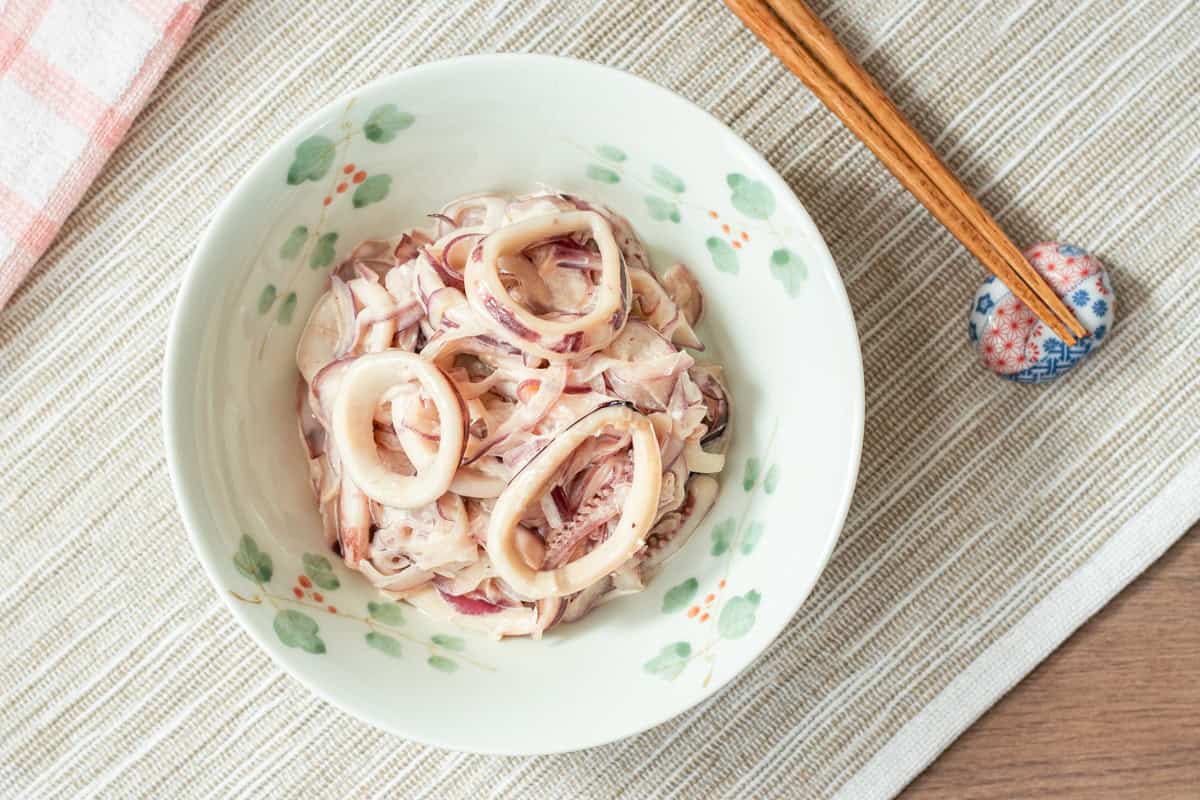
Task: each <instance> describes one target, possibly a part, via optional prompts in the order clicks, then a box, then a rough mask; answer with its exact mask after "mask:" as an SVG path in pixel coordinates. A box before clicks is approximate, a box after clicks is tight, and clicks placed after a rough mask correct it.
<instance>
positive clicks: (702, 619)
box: [700, 614, 708, 622]
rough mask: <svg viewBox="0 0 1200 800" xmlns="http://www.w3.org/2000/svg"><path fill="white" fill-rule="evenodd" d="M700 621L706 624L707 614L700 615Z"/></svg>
mask: <svg viewBox="0 0 1200 800" xmlns="http://www.w3.org/2000/svg"><path fill="white" fill-rule="evenodd" d="M700 621H701V622H708V614H701V615H700Z"/></svg>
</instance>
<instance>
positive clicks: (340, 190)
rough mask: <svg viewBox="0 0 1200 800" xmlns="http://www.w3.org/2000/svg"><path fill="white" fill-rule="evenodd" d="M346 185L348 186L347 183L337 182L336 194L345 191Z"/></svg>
mask: <svg viewBox="0 0 1200 800" xmlns="http://www.w3.org/2000/svg"><path fill="white" fill-rule="evenodd" d="M348 186H349V184H345V183H339V184H338V185H337V190H338V194H341V193H342V192H344V191H346V189H347V187H348Z"/></svg>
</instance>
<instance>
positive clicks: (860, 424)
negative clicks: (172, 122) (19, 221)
mask: <svg viewBox="0 0 1200 800" xmlns="http://www.w3.org/2000/svg"><path fill="white" fill-rule="evenodd" d="M514 62H523V63H527V64H533V65H536V66H540V67H542V68H546V69H551V70H552V69H555V68H557V67H559V66H561V65H562V64H563V63H568V64H571V65H572V68H575V67H583V68H585V69H589V70H593V71H594V72H596V73H597V74H599V75H602V76H603V78H604V79H606V80H617V81H622V80H628V81H633V82H635V83H637V84H640V88H641V89H643V90H645V91H649V92H651V93H652V94H657V95H658V96H659V97H661V98H662V100H663V101H664V104H672V103H675V104H679V103H681V104H683V105H684V106H686V107H688V108H690V110H691V111H693V112H698V113H700V114H702V115H704V116H705V117H707V118H708V120H709V121H710V122H711V123H713V124H714V125H716V126H718V127H719V129H720V130H722V131H723V135H724V137H725V139H726V140H727V142H728V145H729V146H730V148H731V149H732V150H734V151H736V152H737V153H738V155H739V156H741V157H743V158H745V159H746V160H747V161H749V162H750V163H752V164H754V165H755V167H757V169H758V170H759V171H760V175H761V176H762V178H763V179H764V180H767V181H768V182H769V183H770V184H771V188H772V189H773V190H774V191H775V192H776V193H777V194H778V195H779V196H780V197H782V198H784V199H785V202H786V201H790V202H791V203H793V204H794V210H795V211H796V212H797V217H798V219H799V221H800V223H801V226H802V227H806V228H807V229H808V231H809V232H810V233H811V234H813V236H812V240H813V242H812V243H813V247H814V249H815V250H816V251H817V252H818V253H819V254H820V255H821V256H822V257H823V258H824V259H825V260H826V261H827V262H828V265H829V266H830V267H831V268H832V273H833V274H832V276H831V277H832V278H833V280H830V281H829V284H830V288H831V290H832V292H833V294H834V297H835V300H836V303H837V304H838V310H839V311H842V312H844V313H845V315H846V319H847V320H848V322H849V325H848V326H847V327H848V333H849V335H850V337H851V341H852V343H853V345H854V346H853V348H852V352H853V356H854V363H853V365H852V367H853V369H852V370H851V372H852V374H853V375H855V376H857V381H855V382H854V387H853V388H854V390H855V391H853V392H852V397H851V398H850V408H849V411H850V415H851V434H852V436H851V442H850V446H851V451H852V452H851V453H850V459H849V463H848V468H847V470H846V474H845V476H844V479H843V482H842V489H841V494H840V497H839V498H838V502H837V506H836V513H835V516H834V522H833V532H832V535H831V536H828V537H827V541H826V544H825V548H824V551H823V552H822V553H821V556H820V559H819V564H818V569H817V570H816V572H815V573H814V577H813V581H812V585H810V586H809V587H808V588H807V590H806V591H804V592H803V593H801V594H798V595H797V597H796V600H795V602H794V604H793V606H792V608H791V610H790V611H789V612H788V613H787V614H786V615H784V616H782V617H781V619H782V622H781V623H779V624H776V625H774V626H773V629H769V636H768V637H766V638H765V639H764V640H763V641H764V642H765V643H764V644H763V645H762V647H761V648H760V649H759V650H758V652H757V653H755V654H754V655H753V656H752V657H751V658H750V659H749V660H747V661H746V663H745V664H744V665H742V667H741V668H740V669H738V670H736V671H734V672H731V673H729V674H728V675H727V676H725V677H724V678H723V679H720V680H715V681H713V683H712V684H711V685H710V687H708V689H707V691H706V692H705V693H697V695H696V696H695V698H694V699H692V698H689V700H688V702H687V705H685V706H683V707H681V708H678V709H675V710H672V711H668V712H667V713H665V714H654V715H651V716H649V717H647V718H646V719H643V720H640V721H639V722H638V724H637V725H635V726H632V727H631V728H630V729H629V730H628V731H626V732H624V733H622V734H619V735H617V736H612V735H609V734H601V735H599V736H594V737H591V738H589V737H587V736H584V737H581V740H580V741H578V742H573V743H572V744H570V745H569V746H563V747H555V748H544V747H542V748H515V749H514V748H505V749H499V748H487V747H483V748H480V747H464V746H462V745H461V744H457V743H452V742H449V741H446V740H443V739H440V738H439V737H437V736H428V735H426V734H425V733H424V732H422V731H419V730H417V731H414V730H409V729H405V728H404V726H403V725H400V724H397V723H398V722H400V720H397V719H395V718H394V717H392V716H385V715H382V714H380V715H375V714H371V713H367V712H365V711H364V710H363V709H361V708H357V707H353V706H352V705H351V704H350V703H349V702H348V701H343V700H342V699H341V698H340V697H338V696H337V695H336V694H335V693H333V692H332V691H330V690H328V689H326V688H325V686H324V685H323V684H321V683H318V682H316V681H314V680H310V679H309V678H308V677H306V676H304V675H303V674H301V673H300V672H297V671H294V670H293V669H292V667H291V665H290V664H289V663H288V659H287V658H285V653H284V650H283V648H281V647H280V646H278V644H277V643H276V642H274V641H273V640H271V639H270V638H269V637H268V636H266V634H265V633H264V632H263V631H262V630H261V629H260V627H259V626H257V625H255V624H252V622H251V618H250V610H249V609H247V608H243V607H242V606H241V605H240V604H238V603H235V602H234V600H233V598H232V597H230V596H229V595H228V592H226V591H224V589H223V584H222V581H221V579H220V577H219V573H218V571H217V570H218V568H217V559H218V557H219V556H218V554H217V553H215V551H214V550H213V549H212V544H211V543H210V541H209V540H208V538H207V537H206V536H204V535H202V529H203V526H202V524H201V519H200V516H201V515H200V512H199V511H198V506H199V505H200V504H201V503H202V499H201V498H200V497H199V496H198V492H197V491H196V489H195V488H194V487H195V486H196V485H197V484H198V482H199V475H198V468H197V466H196V465H195V464H194V463H187V462H184V461H183V460H182V452H183V451H184V450H185V448H186V446H187V445H186V442H185V439H186V435H185V430H190V425H189V423H190V420H185V419H183V418H182V409H181V407H180V406H181V405H182V402H183V401H182V395H183V393H184V391H185V388H186V387H187V383H188V381H189V376H191V375H193V374H194V370H193V369H190V368H189V364H188V362H187V361H186V359H185V358H184V357H183V353H182V348H183V347H184V344H183V341H182V336H183V331H184V330H185V329H188V328H197V327H198V326H201V325H202V324H203V317H202V315H201V312H202V311H203V310H204V309H203V308H202V304H200V303H197V302H195V297H196V295H197V294H198V293H199V292H198V289H199V288H200V287H201V285H202V283H203V281H204V277H205V276H204V272H203V270H202V269H201V264H203V263H205V262H207V261H208V260H209V259H210V258H212V256H213V254H214V251H215V250H216V241H215V240H216V231H218V230H221V229H222V228H224V227H226V224H227V221H228V219H229V218H230V217H231V215H232V214H233V206H234V205H235V203H236V201H237V199H238V198H240V197H241V196H242V195H243V194H244V193H245V192H246V191H247V189H248V188H249V187H250V186H252V185H253V184H254V183H256V182H258V181H260V180H261V179H262V178H263V177H264V174H265V173H266V171H267V166H268V163H270V162H273V161H274V160H275V157H276V156H277V155H278V154H280V153H281V151H283V150H284V149H285V148H286V147H288V146H289V145H290V143H291V142H292V141H293V140H295V139H296V138H297V137H299V136H300V135H301V134H302V133H303V132H304V131H307V130H311V129H312V127H313V126H314V124H315V122H316V121H317V120H320V119H321V118H323V117H326V116H328V115H330V114H332V113H335V112H336V111H337V110H338V109H340V108H342V107H344V106H345V104H346V103H347V102H348V101H349V100H350V98H352V97H354V96H356V95H359V94H362V93H365V92H369V91H372V90H375V89H377V88H379V87H382V86H384V85H386V84H388V83H391V82H393V81H396V80H397V79H400V78H406V79H407V78H410V77H412V76H414V75H419V74H421V73H425V72H436V71H439V70H446V69H457V68H460V67H462V66H464V65H467V66H484V67H486V66H488V65H494V64H505V65H507V64H512V63H514ZM162 403H163V439H164V442H165V445H166V457H167V469H168V472H169V473H170V477H171V489H172V491H173V493H174V495H175V500H176V505H177V507H178V509H179V515H180V518H181V519H182V521H183V524H184V528H185V529H186V530H187V533H188V539H189V541H190V543H191V546H192V550H193V551H194V552H195V554H196V556H197V558H198V559H199V561H200V564H201V565H202V566H203V568H204V572H205V574H206V575H207V577H208V581H209V583H210V584H211V585H212V587H213V589H214V590H215V591H216V593H217V595H218V596H219V597H220V598H221V600H222V602H223V603H224V604H225V607H226V608H227V609H229V610H230V611H231V612H232V614H233V617H234V619H235V620H237V622H238V624H239V625H240V626H241V628H242V629H243V630H244V631H245V632H246V633H247V634H248V635H249V636H250V638H251V639H252V640H253V641H254V642H255V643H256V644H257V645H258V646H259V647H260V648H261V649H262V650H263V651H264V652H266V654H267V656H268V657H269V658H270V659H271V661H273V662H274V663H275V665H276V666H277V667H279V668H280V669H281V670H282V671H283V672H284V673H286V674H287V675H289V676H290V677H291V678H293V679H294V680H296V681H298V682H299V683H300V684H301V685H302V686H304V687H305V688H306V689H308V690H309V691H310V692H312V693H313V694H314V695H316V696H317V697H319V698H320V699H322V700H324V701H325V702H327V703H329V704H330V705H332V706H334V707H335V708H337V709H339V710H341V711H343V712H345V713H346V714H349V715H350V716H352V717H354V718H355V719H358V720H360V721H362V722H365V723H367V724H369V725H371V726H373V727H375V728H379V729H382V730H384V731H386V732H388V733H391V734H393V735H396V736H399V737H401V738H404V739H408V740H411V741H414V742H418V743H420V744H423V745H428V746H432V747H437V748H440V749H443V750H448V751H452V752H469V753H479V754H483V755H510V756H526V755H551V754H556V753H566V752H575V751H579V750H584V749H588V748H591V747H598V746H600V745H604V744H609V743H611V742H618V741H622V740H624V739H628V738H630V737H632V736H636V735H638V734H640V733H643V732H645V731H647V730H649V729H650V728H653V727H656V726H658V725H661V724H662V723H664V722H667V721H669V720H671V719H674V718H675V717H677V716H679V715H680V714H683V713H685V712H687V711H689V710H691V709H693V708H695V707H696V706H697V705H699V704H700V703H701V702H703V701H705V700H711V699H713V698H715V697H716V696H717V695H719V694H720V693H721V692H722V691H723V690H724V689H725V687H726V686H728V685H729V684H730V683H732V682H733V680H734V678H737V677H739V676H741V675H743V674H745V673H746V672H748V671H749V670H750V669H751V668H752V667H753V666H754V665H756V664H757V663H758V662H759V661H760V660H761V659H762V657H763V655H764V654H765V653H766V652H767V650H769V649H770V647H771V646H772V645H773V644H774V643H775V642H776V641H777V640H778V638H779V635H780V634H781V633H782V632H783V630H784V628H785V627H787V625H788V624H789V623H790V622H791V621H792V619H793V618H794V617H795V615H796V612H797V611H799V610H800V608H801V606H803V604H804V602H805V601H806V600H807V599H808V598H809V597H810V596H811V594H812V591H813V589H814V588H815V587H816V585H817V582H818V581H819V580H820V576H821V575H822V574H824V571H825V567H826V566H827V565H828V563H829V560H830V558H831V557H832V554H833V551H834V548H835V547H836V546H837V543H838V541H839V539H840V538H841V533H842V529H843V527H844V525H845V521H846V515H847V514H848V513H849V509H850V503H851V501H852V499H853V496H854V489H855V487H856V485H857V480H858V471H859V467H860V464H861V460H862V443H863V430H864V423H865V388H864V374H863V364H862V347H861V341H860V339H859V336H858V327H857V324H856V323H855V318H854V311H853V308H852V307H851V305H850V300H849V297H848V296H847V294H846V288H845V284H844V282H843V281H842V279H841V273H840V271H839V270H838V268H837V262H836V261H834V259H833V255H832V254H831V253H830V252H829V247H828V245H827V243H826V242H825V238H824V237H823V236H822V235H821V232H820V230H819V229H818V228H817V226H816V224H815V223H814V222H813V220H812V217H811V216H810V215H809V213H808V209H807V208H806V207H805V206H804V204H803V203H802V202H801V201H800V199H799V198H798V197H797V196H796V194H795V192H794V191H792V188H791V186H789V185H788V183H787V182H786V181H785V180H784V179H783V177H782V176H781V175H780V174H779V173H778V172H777V171H776V170H775V168H774V167H772V166H771V164H770V163H769V162H768V161H767V160H766V159H765V158H764V157H763V156H762V155H760V154H759V152H758V151H757V150H755V149H754V148H753V147H752V146H751V145H750V144H749V143H748V142H746V141H745V140H744V139H743V138H742V137H741V136H740V135H739V134H738V133H737V132H736V131H734V130H733V129H732V128H730V127H729V126H728V125H726V124H725V123H724V122H722V121H721V120H720V119H718V118H717V117H716V116H714V115H713V114H712V113H711V112H709V111H708V110H706V109H704V108H702V107H700V106H699V105H697V104H696V103H693V102H692V101H691V100H689V99H688V98H686V97H684V96H683V95H681V94H679V93H678V92H675V91H674V90H672V89H669V88H667V87H665V86H662V85H659V84H657V83H655V82H653V81H651V80H648V79H646V78H643V77H641V76H639V75H635V74H633V73H631V72H628V71H626V70H624V69H621V68H618V67H614V66H610V65H607V64H601V63H597V62H593V61H586V60H584V59H579V58H573V57H569V56H557V55H548V54H539V53H488V54H474V55H463V56H455V57H452V58H446V59H438V60H435V61H429V62H426V63H424V64H419V65H416V66H412V67H406V68H404V69H401V70H398V71H396V72H392V73H390V74H388V75H384V76H381V77H379V78H376V79H375V80H372V81H370V82H368V83H365V84H362V85H360V86H357V87H355V88H353V89H351V90H349V91H346V92H343V93H342V94H340V95H338V96H337V97H335V98H333V99H332V100H330V101H329V102H327V103H324V104H323V105H322V106H321V107H320V108H318V109H316V110H315V111H313V112H311V113H309V114H307V115H305V116H304V118H303V119H300V120H298V121H297V123H296V124H295V125H293V126H292V127H291V128H289V129H288V131H287V132H286V133H285V134H283V135H282V136H280V137H279V138H278V139H277V140H276V141H275V142H274V143H272V144H271V145H270V146H269V147H267V148H265V149H264V150H263V151H262V153H261V154H260V155H259V157H258V158H257V159H256V161H255V162H254V164H253V165H252V166H251V167H250V168H248V169H247V170H245V171H244V172H243V174H242V176H241V177H240V178H239V179H238V181H237V183H236V184H235V185H234V187H233V188H232V189H231V190H230V191H229V192H228V193H227V194H226V195H225V196H224V197H223V198H222V199H221V200H220V202H219V203H218V204H217V206H216V208H215V209H214V211H213V214H212V217H211V219H210V220H209V223H208V225H207V226H206V227H205V229H204V231H203V233H202V234H201V236H200V237H199V239H198V241H197V244H196V247H195V249H194V250H193V251H192V256H191V258H190V259H189V260H188V264H187V266H186V267H185V270H184V274H183V277H182V279H181V280H180V286H179V290H178V292H177V294H176V296H175V303H174V308H173V310H172V313H171V319H170V323H169V326H168V330H167V341H166V347H165V350H164V365H163V374H162Z"/></svg>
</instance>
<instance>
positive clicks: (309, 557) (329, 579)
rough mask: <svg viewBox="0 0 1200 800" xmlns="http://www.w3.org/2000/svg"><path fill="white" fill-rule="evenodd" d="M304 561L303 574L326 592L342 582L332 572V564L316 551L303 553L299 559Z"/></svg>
mask: <svg viewBox="0 0 1200 800" xmlns="http://www.w3.org/2000/svg"><path fill="white" fill-rule="evenodd" d="M300 560H301V561H302V562H304V574H305V575H307V576H308V577H310V578H312V582H313V583H315V584H316V585H317V586H320V587H321V588H322V589H324V590H325V591H327V592H331V591H333V590H334V589H336V588H338V587H339V586H341V585H342V584H341V583H340V582H339V581H338V577H337V575H334V574H333V565H332V564H330V563H329V559H327V558H326V557H325V556H319V555H317V554H316V553H305V554H304V556H303V557H301V559H300Z"/></svg>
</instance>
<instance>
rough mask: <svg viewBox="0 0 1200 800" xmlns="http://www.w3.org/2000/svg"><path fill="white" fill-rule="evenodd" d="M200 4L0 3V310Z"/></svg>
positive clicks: (106, 0) (199, 0)
mask: <svg viewBox="0 0 1200 800" xmlns="http://www.w3.org/2000/svg"><path fill="white" fill-rule="evenodd" d="M204 2H205V0H0V308H3V306H4V304H5V303H6V302H8V298H9V297H11V296H12V293H13V292H14V291H16V289H17V286H18V285H19V284H20V282H21V280H22V279H23V278H24V277H25V275H26V274H27V273H28V272H29V270H30V268H31V267H33V265H34V262H36V261H37V259H38V257H39V256H41V254H42V253H43V252H44V251H45V250H46V248H47V247H48V246H49V244H50V242H51V241H52V240H53V239H54V235H55V234H56V233H57V232H58V229H59V227H60V226H61V225H62V223H63V221H64V220H66V218H67V215H68V214H70V213H71V209H73V208H74V207H75V204H76V203H78V202H79V199H80V198H81V197H82V196H83V193H84V191H86V190H87V187H88V185H90V184H91V182H92V180H93V179H94V178H95V177H96V175H97V173H99V172H100V168H101V167H103V166H104V162H105V161H107V160H108V157H109V155H111V154H112V152H113V150H115V149H116V147H117V145H118V144H119V143H120V141H121V139H122V137H124V135H125V132H126V131H127V130H129V126H130V124H131V123H132V122H133V120H134V118H135V117H136V116H137V114H138V112H139V111H140V110H141V108H142V106H143V105H144V104H145V102H146V99H147V98H148V97H149V96H150V92H151V91H153V89H154V86H155V84H157V83H158V80H159V78H161V77H162V74H163V73H164V72H165V71H166V69H167V66H168V65H170V63H171V60H172V59H173V58H174V57H175V54H176V53H177V52H179V48H180V47H181V46H182V45H183V42H184V39H186V38H187V35H188V32H189V31H191V29H192V24H193V23H194V22H195V21H196V18H197V17H199V16H200V11H201V9H202V8H203V7H204Z"/></svg>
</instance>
